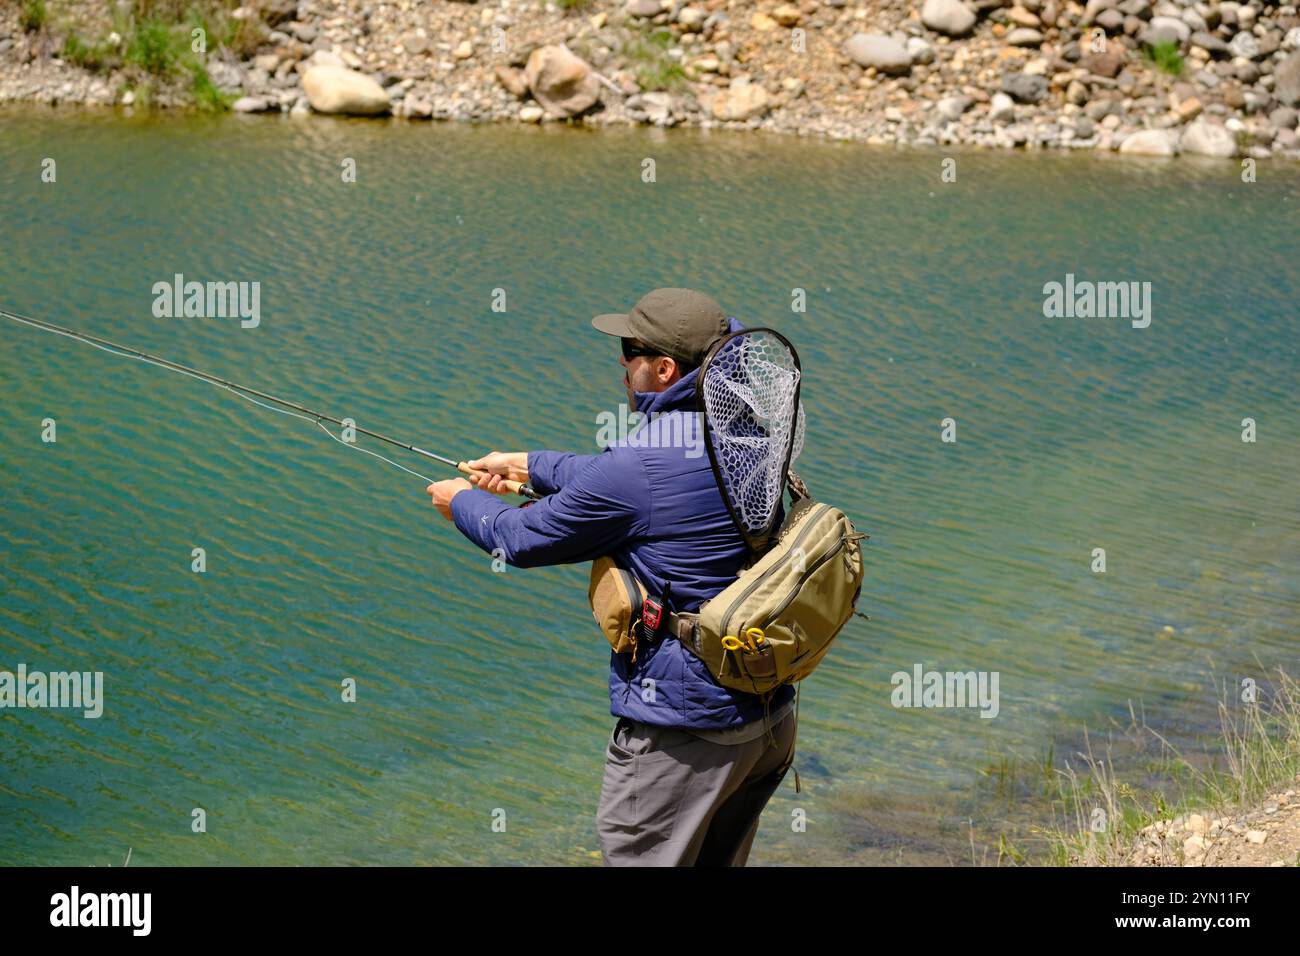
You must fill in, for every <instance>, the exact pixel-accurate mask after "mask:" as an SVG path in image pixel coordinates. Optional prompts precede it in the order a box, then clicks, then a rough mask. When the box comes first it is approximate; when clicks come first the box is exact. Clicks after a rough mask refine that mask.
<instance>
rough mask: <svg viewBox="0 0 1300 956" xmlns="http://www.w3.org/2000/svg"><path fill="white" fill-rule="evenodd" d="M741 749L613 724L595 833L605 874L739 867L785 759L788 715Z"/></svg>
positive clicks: (622, 721) (789, 747) (790, 735)
mask: <svg viewBox="0 0 1300 956" xmlns="http://www.w3.org/2000/svg"><path fill="white" fill-rule="evenodd" d="M772 735H773V736H775V738H776V745H775V746H773V745H772V743H771V741H770V739H769V736H768V735H767V734H764V735H763V736H761V737H758V738H757V739H756V740H751V741H749V742H747V743H743V744H719V743H713V742H712V741H709V740H703V739H701V738H699V737H696V736H695V735H694V734H689V733H687V732H686V731H684V730H678V729H675V728H672V727H659V726H656V725H653V724H643V723H641V722H639V721H635V720H631V719H629V718H627V717H620V718H619V720H618V723H616V724H615V725H614V730H613V732H611V733H610V735H609V744H608V746H607V747H606V749H605V780H604V783H603V784H602V786H601V789H600V809H599V810H598V811H597V812H596V829H597V831H598V833H599V834H600V850H601V855H602V857H603V859H604V861H605V865H606V866H744V865H745V861H746V860H747V859H748V858H749V848H750V845H751V844H752V843H753V842H754V834H755V833H756V832H757V831H758V818H759V815H760V814H761V813H762V812H763V807H764V806H766V804H767V801H768V799H769V798H770V797H771V796H772V794H773V793H775V792H776V788H777V786H778V785H779V784H780V783H781V780H782V778H784V777H785V773H786V771H787V770H788V769H789V768H790V764H791V763H792V762H793V760H794V738H795V720H794V715H793V714H788V715H787V716H786V717H785V719H784V720H782V721H781V722H780V723H779V724H777V725H775V726H774V727H773V728H772Z"/></svg>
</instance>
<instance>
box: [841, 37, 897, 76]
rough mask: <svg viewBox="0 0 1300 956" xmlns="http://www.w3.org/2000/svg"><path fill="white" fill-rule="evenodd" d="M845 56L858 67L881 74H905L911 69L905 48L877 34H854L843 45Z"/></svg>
mask: <svg viewBox="0 0 1300 956" xmlns="http://www.w3.org/2000/svg"><path fill="white" fill-rule="evenodd" d="M844 53H845V55H846V56H847V57H848V58H849V59H850V60H852V61H853V62H854V63H856V64H857V65H858V66H860V67H863V68H866V67H870V66H874V67H875V68H876V69H877V70H879V71H880V72H881V73H906V72H907V71H908V70H910V69H911V68H912V57H911V56H910V55H909V54H908V52H907V47H905V46H903V44H901V43H898V42H897V41H895V40H891V39H890V38H889V37H887V36H881V35H880V34H879V33H855V34H853V36H851V37H849V39H848V41H847V42H846V43H845V44H844Z"/></svg>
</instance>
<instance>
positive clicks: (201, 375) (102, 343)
mask: <svg viewBox="0 0 1300 956" xmlns="http://www.w3.org/2000/svg"><path fill="white" fill-rule="evenodd" d="M0 316H4V317H5V318H7V319H12V320H14V321H15V322H20V323H22V324H23V325H28V326H31V327H32V328H34V329H40V330H41V331H42V332H53V333H54V334H55V335H62V336H65V337H67V338H70V339H75V340H76V341H78V342H84V343H85V344H87V345H89V346H92V347H93V348H97V349H99V350H100V351H101V352H108V353H109V354H110V355H117V356H119V357H121V358H129V359H135V360H137V361H140V362H144V363H145V364H147V365H156V366H157V367H158V368H161V369H166V370H167V371H171V372H179V373H180V374H182V375H187V376H189V377H190V378H193V379H198V380H199V381H200V382H207V383H208V384H209V385H215V386H218V387H220V388H224V389H225V390H226V391H228V392H230V393H232V394H234V395H238V396H239V397H240V398H242V399H245V400H246V401H249V402H252V403H253V404H254V405H257V406H259V407H261V408H266V409H270V410H271V411H273V412H279V413H280V414H282V415H288V416H290V417H291V418H298V419H301V420H302V421H305V422H312V423H314V424H315V425H316V426H318V427H319V428H320V430H321V431H323V432H324V433H325V434H326V435H329V436H330V438H332V439H334V440H335V441H336V442H338V443H339V444H340V445H344V446H346V447H348V448H351V449H352V450H353V451H359V452H363V453H365V454H367V455H370V456H371V457H374V458H378V459H379V460H380V461H383V462H386V463H388V464H390V465H392V466H393V467H394V468H400V469H401V470H402V471H404V472H406V473H407V474H408V475H414V476H415V477H416V478H419V479H420V480H421V481H424V482H426V483H429V484H432V483H433V482H434V480H435V479H433V478H430V477H429V476H427V475H422V474H420V473H419V472H418V471H413V470H412V469H410V468H407V467H406V466H405V465H403V464H400V463H399V462H396V461H393V460H392V459H391V458H387V457H385V456H383V455H381V454H379V453H378V452H374V451H371V450H370V449H368V448H362V447H361V446H359V445H357V444H355V443H354V442H349V441H345V440H344V439H342V438H340V437H339V436H338V435H335V434H334V433H333V432H332V431H330V430H329V429H328V428H326V427H325V424H324V423H325V422H326V421H330V422H334V423H335V424H339V425H342V424H343V421H342V420H340V419H337V418H333V417H332V416H329V415H324V414H320V413H317V412H314V411H312V410H311V409H310V408H304V407H303V406H301V405H298V404H296V403H294V402H288V401H285V400H284V399H281V398H276V397H275V396H274V395H269V394H267V393H266V392H260V391H258V390H257V389H252V388H248V387H247V386H243V385H238V384H236V383H234V382H228V381H226V380H225V379H221V378H217V377H216V376H215V375H209V374H208V373H206V372H200V371H199V370H198V369H191V368H189V367H187V366H184V365H180V364H179V363H176V362H172V361H169V360H168V359H160V358H158V357H157V356H153V355H149V354H148V353H145V352H141V351H140V350H139V349H132V348H128V347H127V346H122V345H118V344H117V343H115V342H110V341H109V340H108V339H101V338H99V337H98V336H93V335H90V334H88V333H85V332H78V331H76V330H73V329H65V328H63V327H61V326H57V325H54V324H53V323H50V322H42V321H41V320H39V319H31V318H28V317H26V316H22V315H18V314H16V313H14V312H9V311H8V310H6V309H0ZM249 393H251V394H249ZM254 395H258V396H261V397H263V398H267V399H269V400H270V401H272V402H276V403H278V404H280V405H287V406H288V408H277V407H276V406H275V405H268V404H266V402H262V401H259V400H258V399H257V398H254V397H253V396H254ZM289 409H297V411H290V410H289ZM301 412H306V413H307V414H300V413H301ZM352 427H353V429H354V430H355V431H359V432H361V433H362V434H365V435H369V436H371V437H372V438H377V439H379V440H380V441H385V442H388V443H389V444H391V445H397V446H398V447H399V448H405V449H407V450H408V451H412V452H415V453H416V454H417V455H423V456H424V457H426V458H432V459H434V460H435V461H440V462H443V463H444V464H448V465H451V466H452V467H453V468H456V469H457V470H459V471H464V472H467V473H468V472H469V471H470V469H469V467H468V466H467V465H465V463H464V462H457V461H453V460H452V459H450V458H445V457H443V456H442V455H437V454H434V453H433V452H430V451H425V450H424V449H423V448H417V447H416V446H414V445H411V444H408V443H406V442H402V441H398V440H397V439H395V438H389V437H388V436H387V435H381V434H379V433H378V432H373V431H370V430H369V429H366V428H362V427H361V426H359V425H356V424H355V423H353V425H352ZM507 484H508V485H510V486H511V487H510V490H512V491H515V492H516V493H517V494H521V495H523V496H525V497H528V498H536V497H539V496H538V495H537V493H536V492H535V491H533V489H532V488H531V487H529V486H528V485H527V483H524V484H518V483H514V482H510V483H507Z"/></svg>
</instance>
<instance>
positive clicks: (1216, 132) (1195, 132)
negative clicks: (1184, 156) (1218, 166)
mask: <svg viewBox="0 0 1300 956" xmlns="http://www.w3.org/2000/svg"><path fill="white" fill-rule="evenodd" d="M1179 145H1180V146H1181V147H1182V150H1183V152H1184V153H1195V154H1196V155H1198V156H1217V157H1218V158H1220V159H1231V158H1232V157H1233V156H1236V155H1237V139H1236V137H1235V136H1233V135H1232V134H1231V133H1229V132H1228V131H1227V130H1226V129H1224V128H1223V127H1222V126H1219V125H1217V124H1214V123H1211V122H1209V121H1208V120H1204V119H1198V120H1197V121H1196V122H1195V123H1192V124H1191V125H1190V126H1188V127H1187V129H1185V130H1183V136H1182V139H1181V140H1180V141H1179Z"/></svg>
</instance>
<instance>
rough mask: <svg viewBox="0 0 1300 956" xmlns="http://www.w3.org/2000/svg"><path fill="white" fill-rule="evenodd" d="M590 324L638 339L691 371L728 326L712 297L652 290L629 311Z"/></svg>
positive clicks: (600, 318) (622, 335)
mask: <svg viewBox="0 0 1300 956" xmlns="http://www.w3.org/2000/svg"><path fill="white" fill-rule="evenodd" d="M591 324H592V325H593V326H595V327H596V328H597V329H598V330H599V331H601V332H604V333H605V334H607V335H617V336H620V337H622V338H625V339H640V340H641V341H642V342H644V343H645V344H646V345H647V346H649V347H650V348H653V349H657V350H658V351H659V352H661V353H662V354H664V355H667V356H668V357H670V358H673V359H675V360H677V362H679V363H681V364H682V365H685V366H688V367H690V368H698V367H699V365H700V363H701V362H703V361H704V356H705V355H706V354H708V351H709V347H710V346H711V345H713V343H714V342H716V341H717V340H718V339H719V338H721V337H722V336H724V335H726V334H727V330H728V328H729V327H730V325H729V323H728V321H727V314H726V313H725V312H723V311H722V306H720V305H718V303H717V301H716V300H715V299H714V298H713V296H711V295H706V294H705V293H703V292H697V291H695V290H694V289H655V290H654V291H653V292H648V293H646V294H645V295H644V296H642V297H641V299H640V301H638V302H637V304H636V305H634V306H632V311H631V312H626V313H622V312H610V313H606V314H605V315H598V316H596V317H595V318H594V319H592V320H591Z"/></svg>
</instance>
